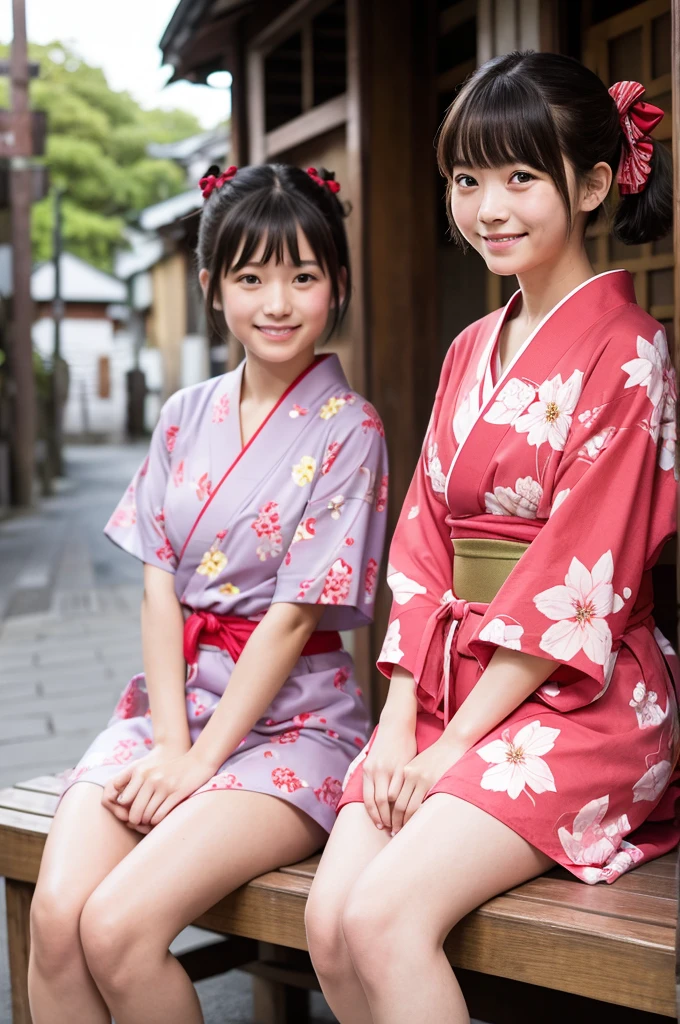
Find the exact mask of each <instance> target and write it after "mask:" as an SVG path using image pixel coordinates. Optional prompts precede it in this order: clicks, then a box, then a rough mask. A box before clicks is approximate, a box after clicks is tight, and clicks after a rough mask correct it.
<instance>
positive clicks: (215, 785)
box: [203, 772, 243, 789]
mask: <svg viewBox="0 0 680 1024" xmlns="http://www.w3.org/2000/svg"><path fill="white" fill-rule="evenodd" d="M208 785H209V787H210V789H242V788H243V783H242V782H239V780H238V779H237V778H236V776H235V775H234V773H233V772H221V773H220V774H219V775H216V776H215V778H214V779H213V780H212V782H210V783H209V784H208ZM203 788H204V789H205V788H206V787H205V786H204V787H203Z"/></svg>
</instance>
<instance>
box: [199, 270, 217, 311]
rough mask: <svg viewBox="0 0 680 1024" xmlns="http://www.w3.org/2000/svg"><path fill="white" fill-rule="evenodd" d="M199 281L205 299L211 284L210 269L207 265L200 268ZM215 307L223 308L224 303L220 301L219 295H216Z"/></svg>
mask: <svg viewBox="0 0 680 1024" xmlns="http://www.w3.org/2000/svg"><path fill="white" fill-rule="evenodd" d="M198 282H199V284H200V286H201V291H202V292H203V298H204V299H205V298H206V296H207V294H208V285H209V284H210V271H209V270H208V268H207V267H203V269H202V270H199V272H198ZM213 309H222V303H221V302H220V300H219V297H218V295H215V298H214V299H213Z"/></svg>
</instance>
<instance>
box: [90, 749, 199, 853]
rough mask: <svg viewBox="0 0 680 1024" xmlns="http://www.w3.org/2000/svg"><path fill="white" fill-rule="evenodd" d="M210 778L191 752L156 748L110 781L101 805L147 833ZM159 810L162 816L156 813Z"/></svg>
mask: <svg viewBox="0 0 680 1024" xmlns="http://www.w3.org/2000/svg"><path fill="white" fill-rule="evenodd" d="M210 775H211V769H210V768H208V767H207V766H204V765H203V764H202V763H200V762H199V760H198V759H197V758H195V757H193V756H192V754H191V750H189V751H187V750H178V749H168V748H167V747H160V746H159V747H155V748H154V749H153V750H152V751H151V752H150V753H149V754H147V755H146V756H145V757H143V758H141V759H140V760H139V761H135V762H134V764H131V765H128V766H127V767H126V768H124V769H123V770H122V771H121V772H120V773H119V774H118V775H116V776H114V778H113V779H110V780H109V782H108V783H107V784H106V786H105V788H104V794H103V797H102V803H103V804H104V805H105V806H106V807H108V809H109V810H110V811H111V812H112V813H113V814H114V815H115V816H116V817H117V818H118V819H119V820H120V821H124V822H125V823H126V824H127V825H128V826H129V827H130V828H132V829H135V830H136V831H137V832H141V833H142V834H146V833H147V832H149V831H150V830H151V828H152V826H154V825H157V824H158V822H159V821H161V820H162V818H164V817H165V815H166V814H167V813H168V811H170V810H171V809H172V807H175V806H176V805H177V804H178V803H180V802H181V801H182V800H184V799H186V797H187V796H189V795H190V794H191V793H193V792H194V791H195V790H196V789H198V788H199V787H200V786H201V785H203V783H204V782H206V781H207V780H208V779H209V778H210ZM161 809H162V813H157V812H159V811H161Z"/></svg>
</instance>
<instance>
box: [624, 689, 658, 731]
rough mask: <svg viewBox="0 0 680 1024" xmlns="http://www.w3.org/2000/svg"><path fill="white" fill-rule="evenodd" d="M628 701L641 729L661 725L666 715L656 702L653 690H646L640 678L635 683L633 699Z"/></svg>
mask: <svg viewBox="0 0 680 1024" xmlns="http://www.w3.org/2000/svg"><path fill="white" fill-rule="evenodd" d="M628 703H629V705H630V707H632V708H635V714H636V715H637V720H638V725H639V726H640V728H641V729H650V728H652V727H653V726H655V725H661V723H662V722H663V720H664V718H665V717H666V716H665V713H664V712H663V711H662V710H661V708H660V707H659V705H658V704H657V696H656V693H655V692H654V690H648V689H647V687H646V686H645V684H644V682H643V681H642V680H640V682H639V683H636V684H635V689H634V690H633V699H632V700H630V701H628Z"/></svg>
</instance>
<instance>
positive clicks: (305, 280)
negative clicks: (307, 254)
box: [295, 271, 317, 284]
mask: <svg viewBox="0 0 680 1024" xmlns="http://www.w3.org/2000/svg"><path fill="white" fill-rule="evenodd" d="M295 280H296V282H297V283H298V284H309V282H310V281H316V280H317V278H316V276H315V275H314V274H310V273H309V272H308V271H305V272H304V273H303V274H298V275H297V277H296V278H295Z"/></svg>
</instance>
